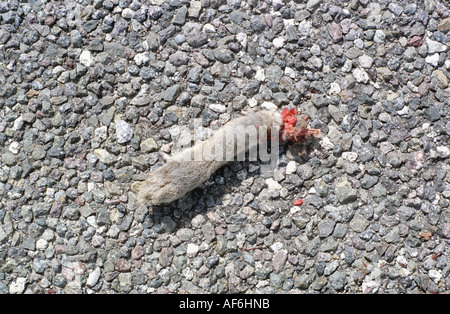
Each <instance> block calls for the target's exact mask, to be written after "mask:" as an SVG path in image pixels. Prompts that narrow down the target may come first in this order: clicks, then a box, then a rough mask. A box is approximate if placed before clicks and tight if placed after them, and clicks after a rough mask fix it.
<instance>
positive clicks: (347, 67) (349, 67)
mask: <svg viewBox="0 0 450 314" xmlns="http://www.w3.org/2000/svg"><path fill="white" fill-rule="evenodd" d="M352 66H353V65H352V60H350V59H347V60H345V62H344V65H343V66H342V68H341V71H342V72H344V73H349V72H350V71H351V70H352Z"/></svg>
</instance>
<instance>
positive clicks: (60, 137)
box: [0, 0, 450, 294]
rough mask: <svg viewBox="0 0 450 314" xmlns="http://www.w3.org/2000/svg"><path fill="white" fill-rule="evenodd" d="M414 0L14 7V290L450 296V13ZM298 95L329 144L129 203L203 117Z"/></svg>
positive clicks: (8, 20) (10, 138)
mask: <svg viewBox="0 0 450 314" xmlns="http://www.w3.org/2000/svg"><path fill="white" fill-rule="evenodd" d="M408 2H410V1H402V0H399V1H394V2H388V1H381V0H378V1H366V0H353V1H344V2H342V1H324V0H309V1H305V0H303V1H302V0H300V1H278V0H274V1H272V0H267V1H264V0H259V1H258V0H255V1H253V0H252V1H248V2H241V1H234V0H227V1H225V0H205V1H204V0H202V1H197V0H180V1H178V0H176V1H175V0H174V1H137V0H133V1H131V0H127V1H118V0H105V1H99V0H94V1H92V0H91V1H83V0H80V1H45V0H41V1H28V2H27V1H17V0H15V1H7V2H3V3H2V4H0V82H1V84H0V144H1V145H0V293H12V294H16V293H89V294H96V293H99V294H100V293H335V292H338V293H449V292H450V263H449V260H450V259H449V256H450V215H449V202H450V184H449V179H450V171H449V170H450V163H449V157H450V150H449V135H450V125H449V121H448V118H447V117H448V116H449V114H450V112H449V108H450V107H449V105H450V102H449V99H450V97H449V96H450V87H449V79H450V75H449V71H450V61H449V60H450V58H449V55H450V46H449V43H450V41H449V36H450V7H449V5H448V2H446V1H439V0H433V1H425V2H424V3H423V2H422V1H418V2H417V3H413V4H412V3H408ZM286 105H295V106H297V108H298V109H299V110H300V111H301V112H302V113H306V114H307V115H309V116H310V118H311V121H310V125H311V126H313V127H315V128H320V129H321V130H322V134H323V137H322V138H321V139H319V140H317V141H315V142H312V143H309V144H308V145H307V147H299V146H298V145H294V144H291V145H286V146H284V147H283V148H282V149H281V154H280V161H279V165H278V167H277V169H276V170H275V171H274V173H273V174H271V175H267V174H263V173H261V172H260V168H261V165H260V164H259V162H253V161H252V162H248V161H245V162H234V163H230V164H229V165H228V166H226V167H224V168H223V169H220V170H219V171H218V172H217V173H216V174H215V175H214V176H213V177H212V178H211V179H210V180H209V181H208V182H206V183H205V184H203V185H202V186H200V187H199V188H197V189H196V190H194V191H193V192H191V193H189V194H188V195H186V196H185V197H183V198H182V199H180V200H179V201H176V202H174V203H172V204H169V205H167V206H160V207H157V208H153V210H150V209H148V208H147V207H146V206H138V205H137V204H136V195H135V194H134V193H133V192H132V191H131V185H132V183H133V182H135V181H138V180H142V179H144V178H145V174H146V173H147V172H148V171H151V170H153V169H156V168H157V167H159V166H160V165H161V164H162V163H163V162H164V158H165V157H167V156H168V155H170V153H171V152H172V149H173V150H176V149H177V148H178V147H179V146H177V145H180V144H187V143H188V142H189V141H190V139H188V138H187V137H186V131H187V130H189V131H191V130H192V125H193V122H194V119H197V120H198V121H199V122H201V123H202V125H203V127H206V128H208V129H211V130H212V129H214V128H216V127H217V126H219V125H221V124H223V123H225V122H226V121H228V120H229V119H230V118H232V117H233V116H235V115H237V114H239V113H241V112H242V111H245V110H248V109H250V108H253V109H259V108H277V107H278V108H280V109H281V108H282V107H283V106H286ZM197 125H198V124H197ZM192 133H193V134H194V135H195V137H196V139H200V138H204V136H205V134H204V133H201V132H199V130H192ZM177 143H178V144H177ZM296 200H302V202H298V201H296ZM294 201H296V203H295V204H296V205H294Z"/></svg>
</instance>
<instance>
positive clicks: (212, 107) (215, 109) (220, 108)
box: [209, 104, 227, 113]
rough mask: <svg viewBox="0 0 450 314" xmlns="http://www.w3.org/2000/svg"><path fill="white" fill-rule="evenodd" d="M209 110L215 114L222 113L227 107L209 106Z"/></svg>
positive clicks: (219, 105) (220, 105)
mask: <svg viewBox="0 0 450 314" xmlns="http://www.w3.org/2000/svg"><path fill="white" fill-rule="evenodd" d="M209 109H211V110H212V111H214V112H217V113H224V112H225V111H227V107H225V106H224V105H222V104H211V105H209Z"/></svg>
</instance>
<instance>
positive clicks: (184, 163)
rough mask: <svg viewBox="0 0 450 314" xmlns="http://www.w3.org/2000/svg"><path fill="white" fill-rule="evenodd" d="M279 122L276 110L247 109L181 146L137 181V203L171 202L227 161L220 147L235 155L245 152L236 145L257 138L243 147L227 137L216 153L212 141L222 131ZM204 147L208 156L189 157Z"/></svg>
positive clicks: (234, 131) (278, 124)
mask: <svg viewBox="0 0 450 314" xmlns="http://www.w3.org/2000/svg"><path fill="white" fill-rule="evenodd" d="M281 125H282V119H281V116H280V114H279V113H277V112H273V111H261V112H250V113H249V114H248V115H246V116H242V117H239V118H236V119H233V120H231V121H229V122H228V123H226V124H225V125H224V126H222V127H221V128H220V129H218V130H217V131H216V132H215V133H214V134H213V135H212V136H211V137H210V138H208V139H207V140H205V141H203V142H200V143H197V144H196V145H194V146H193V147H190V148H187V149H184V150H182V151H181V152H179V153H177V154H175V155H174V156H173V157H171V158H170V159H169V160H168V162H167V163H166V164H164V165H163V166H162V167H160V168H158V169H156V170H155V171H152V172H151V173H150V174H149V176H148V178H147V179H146V180H145V181H143V182H142V183H140V184H138V187H137V189H138V193H137V201H138V203H141V204H145V203H148V204H150V205H159V204H163V203H170V202H173V201H175V200H177V199H179V198H180V197H182V196H183V195H185V194H186V193H188V192H189V191H192V190H193V189H195V188H196V187H198V186H199V185H201V184H202V183H203V182H205V181H206V180H208V179H209V178H210V177H211V175H212V174H213V173H214V172H215V171H216V170H217V169H219V168H220V167H222V166H224V165H225V164H227V163H228V161H227V160H225V158H223V152H224V151H230V150H231V149H232V151H234V152H235V155H238V154H240V153H245V152H242V151H239V149H240V150H242V149H245V150H248V149H250V148H252V145H253V146H256V145H258V142H251V141H250V142H249V141H247V142H246V144H247V145H245V148H242V147H237V146H236V142H235V141H234V140H229V138H228V137H227V139H226V140H225V141H224V142H223V145H224V147H223V148H224V151H222V152H217V153H216V152H215V151H214V145H215V144H216V143H217V142H218V141H219V140H221V139H222V138H224V136H225V134H233V137H234V136H242V133H241V132H242V131H241V130H242V128H244V129H245V128H247V127H250V126H256V127H257V128H258V127H266V128H267V130H269V131H270V130H272V128H276V129H277V130H279V129H280V128H281ZM277 134H278V132H277ZM233 146H234V147H233ZM206 148H207V149H210V150H208V151H211V155H210V156H209V158H208V160H204V159H203V160H196V159H194V160H192V159H191V157H193V156H195V154H196V152H197V150H199V149H206ZM211 148H213V149H211ZM236 148H237V149H236Z"/></svg>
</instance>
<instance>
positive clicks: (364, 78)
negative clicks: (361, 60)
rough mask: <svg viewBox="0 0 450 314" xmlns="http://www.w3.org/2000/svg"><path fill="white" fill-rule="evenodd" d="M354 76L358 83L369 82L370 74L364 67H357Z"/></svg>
mask: <svg viewBox="0 0 450 314" xmlns="http://www.w3.org/2000/svg"><path fill="white" fill-rule="evenodd" d="M352 74H353V77H354V78H355V80H356V81H357V82H358V83H363V84H365V83H367V82H369V75H368V74H367V72H366V71H364V70H363V69H362V68H356V69H354V70H353V72H352Z"/></svg>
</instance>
